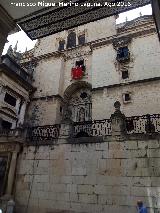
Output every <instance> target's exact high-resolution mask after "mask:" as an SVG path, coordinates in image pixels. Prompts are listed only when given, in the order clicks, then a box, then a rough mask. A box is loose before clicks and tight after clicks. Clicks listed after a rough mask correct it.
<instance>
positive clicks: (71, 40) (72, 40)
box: [67, 32, 76, 48]
mask: <svg viewBox="0 0 160 213" xmlns="http://www.w3.org/2000/svg"><path fill="white" fill-rule="evenodd" d="M75 46H76V33H75V32H70V33H69V34H68V37H67V48H73V47H75Z"/></svg>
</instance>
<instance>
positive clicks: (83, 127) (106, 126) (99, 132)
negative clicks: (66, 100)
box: [73, 119, 111, 137]
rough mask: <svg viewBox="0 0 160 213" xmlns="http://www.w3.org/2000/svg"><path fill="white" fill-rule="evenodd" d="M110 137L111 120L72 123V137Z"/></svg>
mask: <svg viewBox="0 0 160 213" xmlns="http://www.w3.org/2000/svg"><path fill="white" fill-rule="evenodd" d="M105 135H111V120H110V119H104V120H94V121H87V122H78V123H74V128H73V137H84V136H85V137H91V136H105Z"/></svg>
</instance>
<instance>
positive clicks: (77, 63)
mask: <svg viewBox="0 0 160 213" xmlns="http://www.w3.org/2000/svg"><path fill="white" fill-rule="evenodd" d="M76 67H82V70H83V71H85V66H84V60H80V61H76Z"/></svg>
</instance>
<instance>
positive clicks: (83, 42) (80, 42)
mask: <svg viewBox="0 0 160 213" xmlns="http://www.w3.org/2000/svg"><path fill="white" fill-rule="evenodd" d="M84 44H85V34H83V35H80V36H78V45H84Z"/></svg>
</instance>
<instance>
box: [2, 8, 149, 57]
mask: <svg viewBox="0 0 160 213" xmlns="http://www.w3.org/2000/svg"><path fill="white" fill-rule="evenodd" d="M140 12H141V13H142V15H151V14H152V8H151V5H147V6H144V7H141V8H137V9H134V10H131V11H128V12H125V13H121V14H120V15H119V18H118V19H117V24H119V23H122V22H125V21H126V17H127V19H128V21H130V20H132V19H135V18H136V17H138V16H140ZM7 40H8V43H6V45H5V47H4V50H3V54H5V53H6V52H7V49H8V47H9V46H10V45H12V47H14V46H15V44H16V42H17V41H18V45H17V46H18V48H17V51H20V52H24V51H25V50H26V48H27V50H30V49H32V48H33V47H34V45H35V43H36V40H35V41H32V40H31V39H29V38H28V37H27V35H26V34H25V33H24V32H23V31H20V32H18V33H15V34H12V35H10V36H8V38H7Z"/></svg>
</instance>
